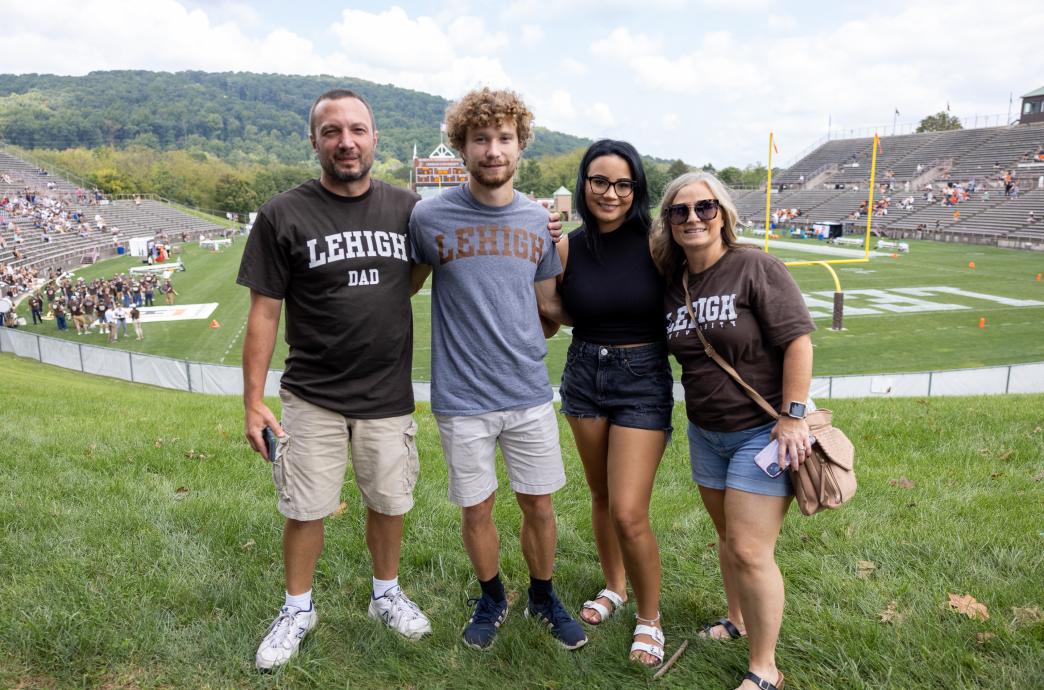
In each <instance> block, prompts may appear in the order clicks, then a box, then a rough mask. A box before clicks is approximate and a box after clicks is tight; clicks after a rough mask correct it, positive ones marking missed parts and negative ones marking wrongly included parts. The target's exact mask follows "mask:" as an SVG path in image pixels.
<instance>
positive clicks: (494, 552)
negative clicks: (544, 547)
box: [460, 493, 525, 580]
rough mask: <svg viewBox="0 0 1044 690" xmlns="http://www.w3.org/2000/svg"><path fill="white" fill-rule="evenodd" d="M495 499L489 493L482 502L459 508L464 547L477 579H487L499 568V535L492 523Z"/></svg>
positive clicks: (494, 496) (493, 495) (494, 495)
mask: <svg viewBox="0 0 1044 690" xmlns="http://www.w3.org/2000/svg"><path fill="white" fill-rule="evenodd" d="M495 500H496V494H495V493H494V494H490V495H489V498H487V499H486V500H484V501H482V503H479V504H477V505H473V506H468V507H467V508H462V509H461V523H460V531H461V535H462V536H463V537H464V548H465V549H467V552H468V558H470V559H471V565H472V566H473V567H474V568H475V575H476V576H477V577H478V579H479V580H489V579H490V578H492V577H493V576H494V575H496V574H497V571H499V570H500V536H499V535H498V534H497V527H496V525H494V524H493V502H494V501H495ZM524 543H525V542H523V545H524Z"/></svg>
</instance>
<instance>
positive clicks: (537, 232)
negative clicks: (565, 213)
mask: <svg viewBox="0 0 1044 690" xmlns="http://www.w3.org/2000/svg"><path fill="white" fill-rule="evenodd" d="M409 236H410V250H411V253H412V258H413V260H414V261H415V262H417V263H424V264H429V265H431V266H432V300H431V409H432V411H433V412H435V413H436V414H444V415H454V416H465V415H477V414H482V413H485V412H493V411H497V410H517V409H523V408H527V407H533V406H536V405H540V404H543V403H546V402H548V401H550V400H551V384H550V382H549V381H548V378H547V367H546V366H545V365H544V357H545V356H546V355H547V343H546V342H545V340H544V333H543V330H542V329H541V327H540V318H539V315H538V313H537V305H536V294H535V293H534V290H533V283H535V282H537V281H540V280H546V279H548V278H553V277H555V276H556V275H558V274H559V273H561V272H562V262H561V261H560V260H559V258H558V252H557V251H556V250H555V246H554V243H552V241H551V234H550V232H548V229H547V210H546V209H544V208H543V207H542V206H540V205H539V204H536V203H534V202H532V201H530V200H528V199H526V198H525V197H524V196H522V195H521V194H519V193H518V192H517V191H516V192H515V198H514V200H513V201H512V202H511V203H510V204H508V205H507V206H486V205H484V204H481V203H479V202H478V201H477V200H476V199H475V197H474V196H472V194H471V192H470V191H469V190H468V187H467V184H464V185H461V186H460V187H454V188H452V189H449V190H446V191H445V192H443V193H442V194H440V195H439V196H437V197H433V198H430V199H424V200H422V201H420V202H418V204H417V205H416V206H415V207H414V209H413V215H412V216H411V217H410V233H409Z"/></svg>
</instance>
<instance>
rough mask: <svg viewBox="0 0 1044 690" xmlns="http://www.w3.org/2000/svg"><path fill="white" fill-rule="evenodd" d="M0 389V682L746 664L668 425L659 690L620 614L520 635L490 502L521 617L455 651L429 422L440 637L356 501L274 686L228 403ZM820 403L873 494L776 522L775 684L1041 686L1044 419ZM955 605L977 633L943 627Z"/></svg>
mask: <svg viewBox="0 0 1044 690" xmlns="http://www.w3.org/2000/svg"><path fill="white" fill-rule="evenodd" d="M0 380H3V381H4V388H3V390H4V399H5V401H12V402H13V403H14V404H8V405H5V406H4V414H3V415H0V434H2V436H0V437H2V438H3V448H4V450H3V454H2V457H3V461H2V462H0V610H2V611H4V624H3V625H0V687H3V688H22V689H29V688H33V689H36V688H42V689H55V690H57V689H64V688H106V689H109V690H115V689H131V688H135V689H145V688H157V689H159V688H193V689H196V688H334V687H339V688H403V689H407V688H410V689H413V688H425V689H440V688H483V689H485V688H490V689H498V690H502V689H503V688H620V687H635V688H641V687H661V688H694V687H696V688H722V689H729V688H733V687H735V686H736V684H737V683H738V681H739V679H740V678H741V676H742V674H743V672H744V670H745V664H746V653H747V645H746V642H745V641H739V642H734V643H719V642H708V641H702V640H699V639H698V638H696V636H695V633H696V631H697V630H698V629H699V627H700V626H701V625H702V624H703V623H705V622H707V621H709V620H713V619H716V618H717V617H718V616H720V615H722V614H723V613H724V595H723V593H722V588H721V584H720V580H719V576H718V566H717V554H716V549H717V543H716V542H717V539H716V536H715V533H714V530H713V527H712V525H711V522H710V520H709V518H708V517H707V515H706V513H705V512H704V510H703V508H702V507H701V506H700V503H699V498H698V496H697V493H696V491H695V489H694V487H693V484H692V482H691V481H690V479H689V470H688V462H687V451H686V441H685V434H684V433H679V431H680V430H681V429H683V426H682V424H683V422H684V420H683V411H682V408H681V406H680V405H679V406H677V407H676V409H675V419H674V424H675V429H676V431H675V434H674V436H673V439H672V440H671V443H670V444H669V446H668V450H667V453H666V455H665V458H664V461H663V464H662V465H661V468H660V472H659V475H658V477H657V484H656V489H655V493H654V499H653V504H652V511H651V516H652V524H653V528H654V530H655V532H656V534H657V537H658V539H659V543H660V547H661V552H662V554H663V571H664V581H663V599H662V610H663V615H664V621H665V630H666V635H667V650H668V653H671V652H673V651H674V650H675V649H677V647H678V645H680V644H681V643H682V641H683V640H689V641H690V646H689V648H688V651H687V652H685V654H684V655H683V656H682V657H681V658H680V660H679V661H678V663H677V664H676V665H675V667H674V668H673V669H672V670H671V671H670V672H669V673H668V674H667V675H666V676H665V677H664V678H663V679H661V680H659V681H653V680H652V679H651V674H650V672H648V671H646V670H644V669H642V668H638V667H636V666H635V665H634V664H631V663H628V662H627V648H628V645H629V644H630V635H631V629H632V626H633V623H634V621H633V617H632V615H633V612H634V609H633V607H632V606H628V607H627V608H626V609H625V610H624V611H623V615H620V616H618V617H616V618H614V619H612V620H611V621H609V622H607V623H606V624H603V625H602V626H601V627H599V628H596V629H593V630H591V631H590V638H591V640H590V642H589V644H588V645H587V646H586V647H585V648H584V649H582V650H579V651H577V652H573V653H571V652H566V651H564V650H562V649H560V648H558V647H557V646H556V645H555V644H554V643H553V642H552V641H551V639H550V637H549V635H548V634H547V632H546V631H545V630H544V629H543V628H542V627H541V626H539V625H537V624H536V623H534V622H533V621H531V620H526V619H525V618H524V617H523V616H522V615H521V610H522V607H523V605H524V598H525V586H526V585H527V584H528V583H527V580H526V570H525V564H524V561H523V560H522V556H521V550H520V547H519V543H518V525H519V520H520V516H519V511H518V508H517V506H516V505H515V503H514V501H513V500H511V497H510V493H507V492H506V490H505V489H502V490H501V492H500V494H501V495H500V496H499V500H498V503H497V506H496V508H495V519H496V521H497V523H498V524H499V526H500V534H501V541H502V563H501V566H502V567H501V570H502V572H503V575H504V578H505V582H506V584H507V586H508V590H509V596H510V598H511V600H512V602H513V604H512V607H511V612H510V615H509V616H508V619H507V621H506V623H505V625H504V627H503V629H502V631H501V633H500V636H499V639H498V640H497V643H496V645H495V646H494V647H493V649H492V650H490V651H489V652H486V653H479V652H475V651H472V650H469V649H466V648H465V647H464V646H463V645H462V644H461V642H460V631H461V628H462V627H463V625H464V623H465V621H466V620H467V618H468V616H469V614H470V608H469V607H468V605H467V598H468V597H469V596H475V595H476V593H477V592H478V591H479V590H478V586H477V584H476V582H475V581H474V578H473V575H472V571H471V568H470V564H469V562H468V560H467V557H466V555H465V552H464V549H463V546H462V543H461V539H460V533H459V519H460V518H459V511H458V510H457V509H456V508H455V507H453V506H452V505H451V504H450V503H449V502H448V501H447V499H446V470H445V467H444V465H443V463H442V459H441V451H440V450H439V443H438V437H437V433H436V429H435V422H434V419H433V418H432V416H431V414H430V413H429V412H428V410H427V407H426V406H421V408H420V409H419V410H418V413H417V415H416V417H417V420H418V423H419V427H420V431H419V435H418V447H419V450H420V457H421V477H420V481H419V483H418V489H417V494H416V498H417V506H416V508H415V509H414V510H413V511H412V512H411V513H410V514H409V515H408V517H407V521H406V538H405V543H404V549H403V558H402V568H401V576H402V582H403V583H404V585H405V586H406V588H407V590H408V592H409V593H410V594H411V595H412V596H413V597H414V599H415V600H416V601H417V602H418V604H419V605H420V606H421V607H422V608H423V609H424V610H425V611H426V612H427V613H428V614H429V615H430V616H431V618H432V621H433V625H434V633H433V634H432V635H431V636H430V637H429V638H427V639H425V640H423V641H421V642H419V643H410V642H407V641H405V640H403V639H401V638H399V637H398V636H397V635H396V634H395V633H393V632H391V631H389V630H387V629H385V628H383V627H382V626H381V625H380V624H379V623H376V622H374V621H372V620H370V619H368V618H367V616H366V602H367V597H368V596H369V587H370V569H369V565H368V559H367V558H366V556H365V553H366V551H365V546H364V541H363V529H362V524H363V517H364V514H363V510H362V508H361V505H360V502H359V496H358V491H357V489H356V487H355V486H354V484H353V483H352V482H351V481H349V483H348V484H347V485H346V488H345V491H344V495H343V500H344V501H345V506H344V510H343V512H342V513H341V514H338V515H336V516H334V517H332V518H330V519H329V521H328V523H327V539H326V549H325V552H324V555H323V557H322V558H321V560H320V562H319V567H318V572H317V577H316V583H315V597H316V602H317V607H318V612H319V626H318V628H317V629H316V630H315V631H314V632H313V633H312V634H311V635H310V636H309V637H308V639H306V640H305V642H304V644H303V647H302V650H301V653H300V655H299V656H298V657H297V658H296V659H295V660H293V661H292V662H291V663H290V664H289V665H288V666H287V667H286V668H285V669H284V670H283V671H281V672H279V673H277V674H272V675H261V674H258V673H257V672H256V671H255V670H254V667H253V655H254V650H255V648H256V645H257V643H258V641H259V640H260V638H261V636H262V634H263V632H264V630H265V628H266V626H267V625H268V623H269V621H270V620H271V618H272V616H273V615H274V614H275V612H276V609H277V607H278V606H279V604H280V603H281V602H282V596H283V590H282V587H283V581H282V567H281V565H280V526H281V519H280V517H279V516H278V514H277V513H276V510H275V491H274V489H273V487H272V484H271V477H270V471H269V469H268V466H267V464H266V463H265V462H264V461H263V460H261V459H260V458H259V457H258V456H256V455H253V454H252V453H251V452H250V451H249V450H248V448H247V446H246V444H245V442H244V441H243V439H242V435H241V432H240V428H241V424H242V408H241V405H240V402H239V401H238V400H237V399H235V398H231V397H218V396H204V395H197V394H190V393H182V392H177V391H168V390H161V389H156V388H152V387H148V386H141V385H134V384H130V383H126V382H121V381H114V380H110V379H104V378H99V377H93V376H88V375H83V374H79V373H75V372H70V371H67V370H64V369H59V368H55V367H49V366H46V365H41V364H39V363H37V362H32V361H29V360H23V359H18V358H16V357H14V356H13V355H10V354H0ZM270 402H271V404H272V405H273V406H277V403H278V401H275V400H273V401H270ZM830 407H832V408H833V409H834V410H835V415H836V419H837V420H838V422H839V425H840V426H842V427H843V428H844V429H845V430H846V431H847V432H848V434H849V435H850V436H851V437H852V439H853V440H854V441H855V443H856V446H857V448H858V454H857V467H858V472H859V481H860V488H859V492H858V493H857V495H856V496H855V498H854V499H853V500H852V502H851V503H850V504H848V505H846V506H844V507H843V508H842V509H841V510H838V511H831V512H829V513H824V514H820V515H817V516H815V517H812V518H807V517H804V516H802V515H800V514H799V513H798V512H797V511H796V509H793V508H792V509H791V514H790V515H789V516H788V517H787V520H786V522H785V524H784V528H783V533H782V536H781V538H780V541H779V548H778V559H779V564H780V567H781V569H782V571H783V574H784V579H785V581H786V583H787V610H786V613H785V614H784V619H783V628H782V633H781V637H780V643H779V653H778V659H779V665H780V668H781V669H782V670H783V671H784V672H785V673H786V676H787V687H794V688H804V689H806V690H828V689H834V688H851V689H854V690H862V689H867V690H870V689H872V690H883V689H893V688H894V689H896V690H909V689H912V688H984V689H993V688H997V689H1000V688H1031V687H1040V679H1041V678H1042V677H1044V613H1042V608H1044V589H1042V587H1041V583H1042V582H1044V532H1042V531H1041V515H1044V493H1042V487H1044V483H1042V480H1044V459H1042V458H1044V431H1042V426H1044V396H1041V395H1033V396H1000V397H991V398H932V399H920V400H918V399H909V400H838V401H832V404H830ZM560 428H561V430H562V431H561V433H562V439H561V445H562V448H563V453H564V458H565V464H566V471H567V475H568V483H567V485H566V487H565V488H564V489H563V490H562V491H560V492H559V493H557V494H556V496H555V505H556V512H557V520H558V535H559V540H558V549H557V560H556V571H555V582H556V589H557V590H558V591H559V593H560V595H561V596H562V598H563V600H564V601H565V602H566V603H567V605H568V606H569V607H570V608H571V609H574V610H575V608H576V607H577V606H579V604H580V603H581V602H582V601H583V600H584V599H585V598H589V597H591V596H592V595H593V594H594V593H595V592H596V591H597V590H598V589H599V588H600V587H601V586H602V580H601V575H600V572H599V569H598V564H597V557H596V553H595V549H594V545H593V542H592V536H591V524H590V517H589V500H590V498H589V494H588V491H587V489H586V486H585V484H584V480H583V474H582V470H581V467H580V464H579V461H578V458H577V456H576V451H575V447H574V445H573V442H572V439H571V437H570V434H569V431H568V429H567V426H566V425H565V424H561V425H560ZM501 485H502V487H505V486H506V481H504V478H503V476H502V477H501ZM951 595H953V597H960V598H961V599H959V600H957V601H961V600H963V601H964V602H966V604H965V605H966V606H967V604H970V603H971V601H970V600H969V599H964V597H972V598H974V601H975V602H976V603H978V604H982V605H983V607H984V608H983V609H982V610H981V611H982V613H976V611H977V607H974V606H972V607H968V608H966V610H967V611H968V612H969V613H972V614H974V615H975V616H976V617H975V618H972V617H969V616H968V615H965V614H964V613H960V612H958V611H956V610H954V609H952V608H951V605H950V601H951ZM983 613H984V614H985V615H988V618H986V617H983Z"/></svg>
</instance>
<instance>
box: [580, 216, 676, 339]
mask: <svg viewBox="0 0 1044 690" xmlns="http://www.w3.org/2000/svg"><path fill="white" fill-rule="evenodd" d="M585 232H587V230H586V228H584V227H580V228H579V229H577V230H574V231H573V232H571V233H569V257H568V259H567V261H566V268H565V273H564V274H563V276H562V285H561V288H560V290H561V293H562V304H563V306H564V307H565V309H566V311H567V312H568V313H569V315H570V316H571V317H573V336H574V337H576V338H579V339H580V340H584V341H587V342H589V343H597V344H599V345H626V344H633V343H657V342H662V341H664V340H665V338H666V335H665V334H666V326H665V321H664V315H663V288H664V284H663V280H662V279H661V278H660V274H659V272H658V271H657V270H656V266H655V265H654V264H653V261H652V257H651V256H649V238H648V236H647V235H646V234H645V233H643V232H641V231H639V230H636V229H634V228H633V227H628V226H625V227H621V228H619V229H617V230H615V231H614V232H610V233H605V234H603V235H602V236H601V237H600V238H599V239H601V240H602V244H601V247H600V250H599V260H598V261H596V260H595V258H594V257H593V256H592V255H591V252H590V250H589V249H588V248H587V240H586V238H585V235H584V233H585Z"/></svg>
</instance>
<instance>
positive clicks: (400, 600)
mask: <svg viewBox="0 0 1044 690" xmlns="http://www.w3.org/2000/svg"><path fill="white" fill-rule="evenodd" d="M384 596H386V597H388V603H389V604H390V606H391V609H392V611H393V612H394V615H395V617H396V618H401V617H402V616H403V614H412V616H411V617H416V616H420V615H423V613H422V612H421V610H420V607H419V606H417V605H416V604H415V603H413V600H412V599H410V598H409V597H408V596H406V593H405V592H403V591H402V589H399V588H396V589H395V591H394V592H389V593H387V594H385V595H384Z"/></svg>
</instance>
